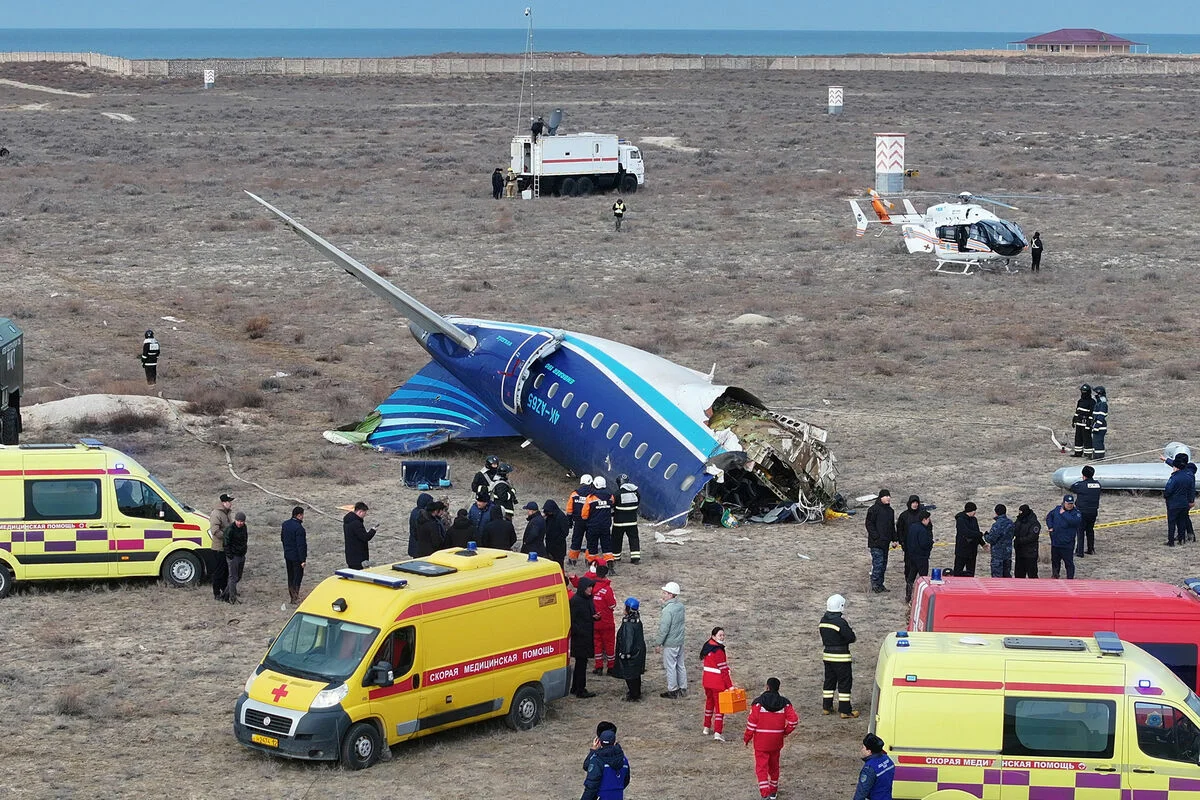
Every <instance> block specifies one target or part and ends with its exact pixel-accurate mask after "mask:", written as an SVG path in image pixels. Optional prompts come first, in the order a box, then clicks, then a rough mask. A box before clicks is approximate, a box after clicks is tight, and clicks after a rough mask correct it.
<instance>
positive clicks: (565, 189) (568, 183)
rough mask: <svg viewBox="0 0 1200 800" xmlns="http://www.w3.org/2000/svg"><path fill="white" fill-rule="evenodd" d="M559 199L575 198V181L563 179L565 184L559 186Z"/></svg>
mask: <svg viewBox="0 0 1200 800" xmlns="http://www.w3.org/2000/svg"><path fill="white" fill-rule="evenodd" d="M558 196H559V197H574V196H575V179H574V178H563V182H562V183H560V184H559V185H558Z"/></svg>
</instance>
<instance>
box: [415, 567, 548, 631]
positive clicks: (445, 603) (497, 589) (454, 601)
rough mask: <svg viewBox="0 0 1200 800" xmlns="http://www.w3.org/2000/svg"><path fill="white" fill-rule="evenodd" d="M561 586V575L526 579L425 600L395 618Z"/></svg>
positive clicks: (420, 614) (422, 614) (432, 612)
mask: <svg viewBox="0 0 1200 800" xmlns="http://www.w3.org/2000/svg"><path fill="white" fill-rule="evenodd" d="M561 585H562V575H561V574H557V575H542V576H540V577H537V578H527V579H525V580H523V581H514V582H513V583H506V584H504V585H503V586H493V587H491V588H490V589H476V590H475V591H471V592H463V593H462V594H455V595H450V596H449V597H440V598H438V599H437V600H426V601H425V602H423V603H416V604H414V605H411V606H409V607H408V608H406V609H404V610H403V611H401V612H400V616H398V617H396V621H397V622H399V621H400V620H402V619H411V618H412V617H420V616H424V615H425V614H434V613H437V612H438V611H448V610H449V609H452V608H459V607H461V606H469V605H472V604H474V603H485V602H488V601H490V600H498V599H500V598H502V597H509V596H511V595H514V594H521V593H522V592H532V591H535V590H537V589H547V588H554V587H557V586H561Z"/></svg>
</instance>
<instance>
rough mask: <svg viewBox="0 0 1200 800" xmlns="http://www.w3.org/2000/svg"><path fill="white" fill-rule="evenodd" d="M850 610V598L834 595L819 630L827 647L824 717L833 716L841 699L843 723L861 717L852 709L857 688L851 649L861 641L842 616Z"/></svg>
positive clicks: (830, 599)
mask: <svg viewBox="0 0 1200 800" xmlns="http://www.w3.org/2000/svg"><path fill="white" fill-rule="evenodd" d="M845 608H846V598H844V597H842V596H841V595H840V594H835V595H831V596H830V597H829V599H828V600H827V601H825V615H824V616H823V617H821V622H820V624H819V625H818V626H817V630H818V631H820V633H821V643H822V644H823V645H824V651H825V652H824V655H822V656H821V660H822V661H824V662H825V685H824V686H823V687H822V689H821V713H822V714H832V713H833V701H834V698H835V697H836V698H837V701H838V713H839V714H841V716H842V719H851V718H853V717H857V716H858V712H857V711H855V710H854V709H853V708H852V707H851V705H850V689H851V688H852V687H853V685H854V674H853V671H852V668H851V665H850V645H852V644H854V641H855V639H856V638H857V637H856V636H855V635H854V629H853V628H851V627H850V623H849V622H847V621H846V620H845V618H844V617H843V616H842V611H843V610H844V609H845Z"/></svg>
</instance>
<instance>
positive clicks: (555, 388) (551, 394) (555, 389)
mask: <svg viewBox="0 0 1200 800" xmlns="http://www.w3.org/2000/svg"><path fill="white" fill-rule="evenodd" d="M539 377H541V376H539ZM556 394H558V381H555V382H554V383H552V384H550V388H549V389H547V390H546V397H549V398H550V399H552V400H553V399H554V395H556Z"/></svg>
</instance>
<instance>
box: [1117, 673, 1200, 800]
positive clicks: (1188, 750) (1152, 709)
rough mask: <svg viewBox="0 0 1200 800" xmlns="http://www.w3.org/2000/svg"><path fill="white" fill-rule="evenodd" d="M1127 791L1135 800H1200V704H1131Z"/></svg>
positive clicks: (1147, 699) (1154, 700)
mask: <svg viewBox="0 0 1200 800" xmlns="http://www.w3.org/2000/svg"><path fill="white" fill-rule="evenodd" d="M1129 701H1130V702H1129V710H1128V711H1127V714H1128V718H1129V723H1130V724H1129V730H1130V731H1131V735H1130V736H1128V737H1126V747H1127V755H1126V757H1125V761H1126V763H1127V764H1128V769H1129V771H1128V772H1127V773H1126V774H1125V788H1126V789H1127V790H1130V791H1132V792H1133V796H1134V797H1143V796H1145V797H1191V796H1193V795H1194V794H1195V795H1197V796H1200V725H1198V724H1197V721H1198V720H1200V701H1197V699H1196V695H1195V694H1194V693H1193V694H1191V695H1189V696H1188V698H1187V701H1186V702H1185V703H1182V704H1179V703H1174V702H1167V701H1165V700H1162V699H1161V698H1159V697H1155V696H1152V695H1142V696H1132V697H1130V698H1129Z"/></svg>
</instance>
